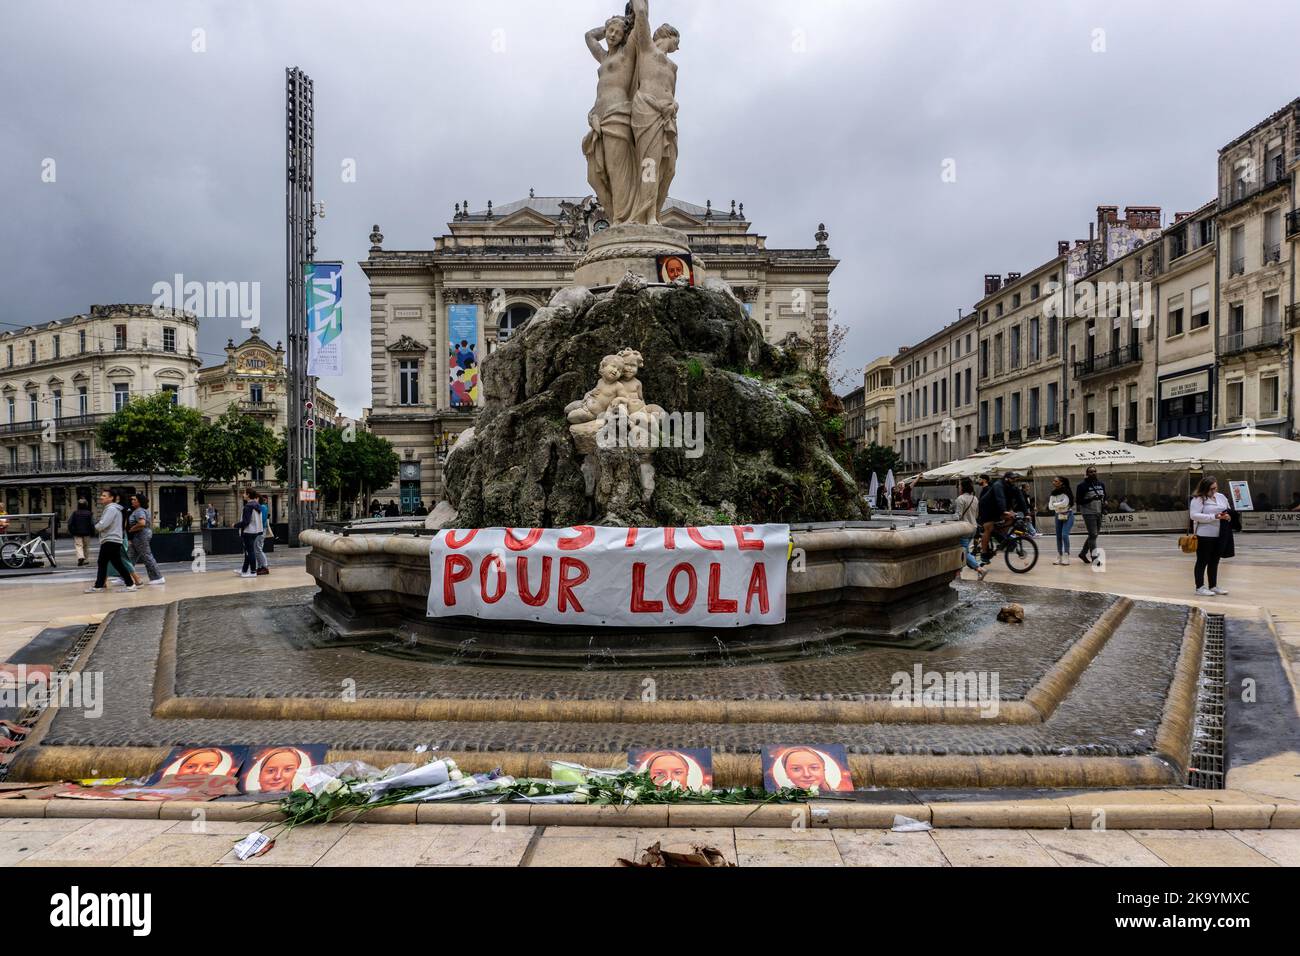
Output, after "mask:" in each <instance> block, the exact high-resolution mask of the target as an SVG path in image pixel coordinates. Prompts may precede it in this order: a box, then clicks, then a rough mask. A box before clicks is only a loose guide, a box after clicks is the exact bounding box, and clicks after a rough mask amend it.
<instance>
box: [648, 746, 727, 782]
mask: <svg viewBox="0 0 1300 956" xmlns="http://www.w3.org/2000/svg"><path fill="white" fill-rule="evenodd" d="M627 762H628V765H629V766H631V767H633V768H635V769H636V772H637V773H648V774H650V779H651V780H653V781H654V784H655V786H656V787H679V788H681V789H685V790H697V791H698V790H706V789H712V788H713V754H712V752H711V751H709V750H683V749H672V750H669V749H663V750H657V749H653V748H648V747H647V748H643V749H639V750H631V751H629V752H628V755H627Z"/></svg>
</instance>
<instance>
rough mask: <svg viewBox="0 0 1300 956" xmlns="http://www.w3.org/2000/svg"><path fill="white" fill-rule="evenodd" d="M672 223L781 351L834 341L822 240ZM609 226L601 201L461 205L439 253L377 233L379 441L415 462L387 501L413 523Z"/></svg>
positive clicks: (368, 264) (828, 260)
mask: <svg viewBox="0 0 1300 956" xmlns="http://www.w3.org/2000/svg"><path fill="white" fill-rule="evenodd" d="M660 222H661V223H662V224H663V225H665V226H669V227H671V228H673V229H677V230H680V231H682V232H685V233H686V234H687V235H688V236H689V237H690V243H691V250H692V254H693V255H694V257H695V259H696V263H697V266H699V267H701V268H702V269H703V270H704V274H705V275H707V276H709V277H717V278H721V279H722V280H723V281H725V282H727V283H729V284H730V285H731V287H732V288H733V290H734V291H735V293H736V295H737V297H738V298H739V299H740V300H741V301H742V302H743V303H744V306H745V309H746V311H747V312H749V314H750V315H751V316H752V317H753V318H754V320H755V321H757V322H758V323H759V324H760V325H761V326H762V328H763V332H764V335H765V337H766V338H767V339H768V341H770V342H773V343H780V342H783V341H787V340H788V339H789V337H790V336H797V337H798V338H800V339H802V340H804V341H806V342H816V341H819V340H820V341H823V342H824V341H825V339H826V332H827V323H828V311H829V303H828V297H829V292H830V274H831V273H832V272H833V271H834V269H835V267H836V266H837V265H838V264H839V263H838V261H837V260H836V259H834V258H832V257H831V254H830V249H829V247H828V246H827V239H828V238H829V235H828V234H827V232H826V229H825V227H824V226H819V227H818V229H817V232H816V235H815V236H814V239H815V241H816V245H815V246H814V247H810V248H787V249H778V248H769V247H768V245H767V239H766V237H765V236H762V235H758V234H756V233H754V232H753V231H752V229H751V225H752V224H751V222H750V221H749V220H748V219H746V218H745V208H744V204H743V203H741V204H736V203H734V202H733V203H732V204H731V208H730V210H729V211H726V212H719V211H717V210H714V209H713V207H712V204H711V203H707V204H706V205H704V206H697V205H693V204H691V203H685V202H680V201H678V200H675V199H671V198H670V199H669V200H668V202H667V204H666V205H665V208H664V211H663V213H662V215H661V217H660ZM607 225H608V223H607V221H606V220H605V218H604V215H603V212H602V211H601V209H600V208H599V207H598V206H596V204H595V202H594V200H592V199H590V198H589V197H588V198H585V199H584V198H582V197H541V196H534V195H532V194H531V193H530V195H529V197H528V198H527V199H522V200H519V201H517V202H512V203H509V204H506V205H503V206H497V207H494V206H493V204H492V203H490V202H489V203H488V205H487V208H486V209H483V210H479V211H471V210H470V208H469V203H468V202H466V203H465V204H463V205H462V204H460V203H457V204H456V207H455V213H454V215H453V218H452V220H451V222H449V223H448V224H447V232H446V233H444V234H443V235H441V236H437V237H435V239H434V243H433V248H432V249H425V250H415V251H397V250H388V249H385V248H384V247H383V241H384V237H383V234H382V233H381V232H380V231H379V227H378V226H376V227H375V229H374V231H373V232H372V234H371V237H370V240H371V247H370V254H369V256H368V257H367V258H366V259H365V260H364V261H362V262H361V263H360V265H361V268H362V270H363V271H364V272H365V273H366V276H367V278H368V279H369V282H370V335H371V350H370V357H371V367H370V373H371V408H370V409H369V410H368V412H367V416H366V420H367V423H368V427H369V428H370V430H371V431H372V432H374V433H375V434H376V435H378V436H380V437H382V438H387V439H388V440H389V441H391V442H392V443H393V445H394V448H395V449H396V451H397V453H398V455H399V457H400V458H401V467H400V469H399V478H398V484H397V485H396V486H394V487H392V488H389V489H384V490H383V491H382V492H380V493H378V495H377V496H378V497H380V498H382V499H387V498H390V497H391V498H394V499H398V500H400V502H401V506H402V509H403V510H404V511H411V510H414V508H416V507H417V506H418V505H419V504H421V503H423V504H424V505H425V506H431V505H432V504H434V503H436V502H437V501H438V500H439V499H440V498H441V497H442V491H443V485H442V465H443V462H444V461H445V459H446V455H447V452H448V451H449V450H450V447H451V445H452V443H453V442H454V441H455V439H456V436H457V435H459V434H460V432H462V431H464V430H465V429H466V428H468V427H469V426H470V425H471V424H472V423H473V421H474V419H475V415H476V410H477V407H478V405H479V404H480V402H481V395H480V393H479V386H478V365H479V362H480V361H482V360H483V359H484V358H485V357H486V356H488V355H490V354H491V353H492V352H493V351H495V350H496V348H497V347H498V346H499V345H500V343H501V342H503V341H505V340H506V339H507V338H509V337H510V335H512V334H513V333H514V332H516V331H518V330H519V329H520V328H522V327H523V325H524V324H525V323H527V322H528V320H529V319H530V318H531V317H532V316H533V314H534V313H535V312H536V311H537V310H538V309H540V308H542V307H544V306H545V305H546V303H547V302H549V301H550V299H551V297H552V296H553V295H554V294H555V293H556V292H558V291H559V290H560V289H562V288H564V287H565V286H567V285H569V284H571V282H572V275H573V269H574V266H575V264H576V263H577V260H578V259H579V257H580V256H581V255H582V253H583V252H584V251H585V249H586V245H587V240H588V239H589V237H590V236H591V235H592V234H593V233H594V232H598V231H600V230H602V229H603V228H605V227H606V226H607Z"/></svg>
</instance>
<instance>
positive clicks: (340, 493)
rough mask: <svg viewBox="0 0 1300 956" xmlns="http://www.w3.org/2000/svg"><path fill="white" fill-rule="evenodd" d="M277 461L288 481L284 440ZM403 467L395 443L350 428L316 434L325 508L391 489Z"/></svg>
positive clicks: (318, 482)
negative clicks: (370, 492) (376, 491)
mask: <svg viewBox="0 0 1300 956" xmlns="http://www.w3.org/2000/svg"><path fill="white" fill-rule="evenodd" d="M275 460H276V473H277V474H278V476H279V477H280V480H281V481H288V446H287V444H286V443H285V441H284V439H283V438H281V439H280V441H279V443H278V445H277V447H276V453H275ZM399 464H400V459H399V458H398V456H397V452H395V451H393V444H392V442H390V441H389V440H388V439H386V438H380V437H379V436H377V435H374V434H371V433H370V432H368V431H363V430H361V429H358V428H355V427H350V428H322V429H319V430H318V431H317V432H316V489H317V490H318V491H319V492H320V494H321V497H322V504H326V503H330V502H334V503H336V504H342V503H344V502H347V501H353V500H355V499H356V498H357V496H359V495H360V494H361V493H362V492H369V491H373V490H374V489H376V488H385V487H387V486H388V485H391V484H392V483H393V480H394V479H395V478H397V469H398V465H399ZM294 484H295V486H296V482H294Z"/></svg>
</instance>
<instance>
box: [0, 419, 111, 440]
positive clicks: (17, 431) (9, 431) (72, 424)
mask: <svg viewBox="0 0 1300 956" xmlns="http://www.w3.org/2000/svg"><path fill="white" fill-rule="evenodd" d="M106 418H108V415H106V414H97V415H64V416H62V417H60V418H55V419H53V421H54V430H55V432H56V433H57V432H61V431H72V430H74V429H78V428H93V427H94V426H96V425H98V424H99V423H100V422H102V421H103V420H104V419H106ZM45 422H46V419H43V418H40V419H37V420H36V421H34V422H33V421H26V422H6V423H5V424H3V425H0V435H21V434H24V433H27V432H39V431H43V430H44V429H45Z"/></svg>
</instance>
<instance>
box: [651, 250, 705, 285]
mask: <svg viewBox="0 0 1300 956" xmlns="http://www.w3.org/2000/svg"><path fill="white" fill-rule="evenodd" d="M655 266H656V268H657V269H658V272H659V281H660V282H662V283H664V285H672V284H673V283H674V282H676V281H677V280H678V279H685V280H686V282H687V284H688V285H695V263H694V261H693V260H692V259H691V255H690V253H689V252H683V253H679V254H673V255H669V256H655Z"/></svg>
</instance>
